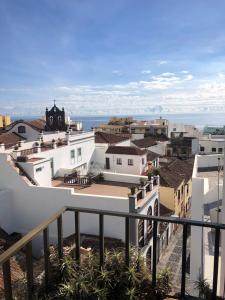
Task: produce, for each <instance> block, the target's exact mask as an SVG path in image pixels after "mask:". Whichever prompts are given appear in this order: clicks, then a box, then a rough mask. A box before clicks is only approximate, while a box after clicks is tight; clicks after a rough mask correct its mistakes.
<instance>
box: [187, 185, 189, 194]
mask: <svg viewBox="0 0 225 300" xmlns="http://www.w3.org/2000/svg"><path fill="white" fill-rule="evenodd" d="M188 193H189V185H188V184H187V194H188Z"/></svg>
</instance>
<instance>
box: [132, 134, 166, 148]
mask: <svg viewBox="0 0 225 300" xmlns="http://www.w3.org/2000/svg"><path fill="white" fill-rule="evenodd" d="M167 140H168V139H167V138H166V137H156V136H149V137H146V138H144V139H140V140H134V141H132V143H134V144H135V145H136V146H137V147H139V148H148V147H151V146H154V145H157V143H158V142H164V141H167Z"/></svg>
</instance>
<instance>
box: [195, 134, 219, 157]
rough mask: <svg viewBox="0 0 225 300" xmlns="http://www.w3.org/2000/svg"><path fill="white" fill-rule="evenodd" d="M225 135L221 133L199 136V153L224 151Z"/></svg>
mask: <svg viewBox="0 0 225 300" xmlns="http://www.w3.org/2000/svg"><path fill="white" fill-rule="evenodd" d="M223 149H224V136H221V135H211V134H209V135H203V136H202V137H201V138H199V154H216V153H223Z"/></svg>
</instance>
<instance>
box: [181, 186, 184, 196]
mask: <svg viewBox="0 0 225 300" xmlns="http://www.w3.org/2000/svg"><path fill="white" fill-rule="evenodd" d="M183 194H184V186H183V185H182V187H181V195H183Z"/></svg>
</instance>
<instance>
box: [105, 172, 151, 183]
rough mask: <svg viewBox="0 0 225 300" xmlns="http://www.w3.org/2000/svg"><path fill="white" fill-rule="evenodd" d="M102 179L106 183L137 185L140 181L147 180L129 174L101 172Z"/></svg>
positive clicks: (146, 178)
mask: <svg viewBox="0 0 225 300" xmlns="http://www.w3.org/2000/svg"><path fill="white" fill-rule="evenodd" d="M103 175H104V179H105V180H108V181H116V182H126V183H134V184H139V183H140V181H141V180H148V177H147V176H137V175H131V174H122V173H112V172H103Z"/></svg>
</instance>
